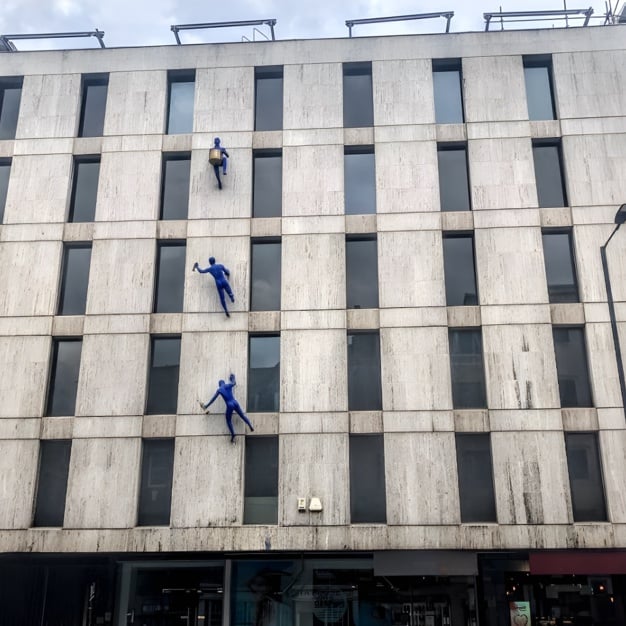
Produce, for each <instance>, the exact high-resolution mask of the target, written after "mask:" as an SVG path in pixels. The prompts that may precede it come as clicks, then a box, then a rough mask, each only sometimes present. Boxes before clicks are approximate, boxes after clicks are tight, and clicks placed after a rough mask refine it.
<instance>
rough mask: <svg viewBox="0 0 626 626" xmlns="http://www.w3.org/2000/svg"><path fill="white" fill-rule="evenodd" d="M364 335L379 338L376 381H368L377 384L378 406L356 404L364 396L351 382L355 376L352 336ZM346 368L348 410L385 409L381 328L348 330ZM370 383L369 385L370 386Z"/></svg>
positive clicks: (377, 343)
mask: <svg viewBox="0 0 626 626" xmlns="http://www.w3.org/2000/svg"><path fill="white" fill-rule="evenodd" d="M364 335H368V336H375V337H376V338H377V340H378V341H377V342H376V346H377V347H378V354H377V355H376V356H377V357H378V363H374V365H378V367H377V368H376V373H377V376H376V380H375V381H368V383H370V385H371V384H376V386H377V389H376V392H377V395H378V398H377V400H378V402H376V403H375V404H376V406H363V404H360V403H358V402H357V403H356V406H355V402H356V399H357V398H359V400H360V401H362V400H363V397H362V396H361V395H360V394H359V393H358V389H354V383H353V382H351V381H352V380H353V379H354V377H353V376H351V373H350V365H351V363H350V349H349V347H350V337H354V336H364ZM372 361H374V357H372V359H371V362H372ZM346 369H347V372H346V374H347V381H348V389H347V392H348V411H349V412H355V411H382V410H383V391H382V342H381V337H380V330H379V329H358V330H348V331H347V332H346ZM370 385H368V387H370Z"/></svg>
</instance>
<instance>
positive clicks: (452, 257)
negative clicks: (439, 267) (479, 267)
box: [443, 234, 478, 306]
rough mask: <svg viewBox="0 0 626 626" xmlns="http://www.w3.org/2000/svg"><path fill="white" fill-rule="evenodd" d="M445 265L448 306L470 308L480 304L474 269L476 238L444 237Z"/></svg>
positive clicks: (467, 236)
mask: <svg viewBox="0 0 626 626" xmlns="http://www.w3.org/2000/svg"><path fill="white" fill-rule="evenodd" d="M443 264H444V269H445V277H446V304H447V305H448V306H469V305H475V304H478V296H477V291H476V272H475V269H474V237H473V236H472V235H451V234H448V235H444V236H443Z"/></svg>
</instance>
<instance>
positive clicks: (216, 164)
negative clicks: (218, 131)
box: [210, 137, 229, 189]
mask: <svg viewBox="0 0 626 626" xmlns="http://www.w3.org/2000/svg"><path fill="white" fill-rule="evenodd" d="M213 150H219V152H220V159H219V160H217V159H213V158H211V160H210V162H211V165H212V166H213V171H214V172H215V178H217V186H218V187H219V188H220V189H221V188H222V180H221V178H220V165H221V166H222V174H223V175H224V176H226V169H227V167H228V158H229V157H228V152H226V148H224V147H223V146H221V145H220V138H219V137H215V139H213ZM213 150H212V151H213Z"/></svg>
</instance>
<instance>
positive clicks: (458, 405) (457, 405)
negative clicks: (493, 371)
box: [448, 326, 488, 410]
mask: <svg viewBox="0 0 626 626" xmlns="http://www.w3.org/2000/svg"><path fill="white" fill-rule="evenodd" d="M471 332H473V333H476V332H478V333H479V335H480V363H481V366H482V367H481V371H482V380H481V387H482V389H481V393H482V398H481V399H482V400H483V402H482V403H480V404H478V403H477V404H475V405H474V404H472V403H469V404H470V406H465V403H463V402H461V398H460V397H459V394H460V392H457V393H456V394H455V376H454V371H455V370H454V363H453V356H454V353H453V352H452V341H451V339H452V334H453V333H461V334H462V333H468V334H469V333H471ZM448 345H449V351H450V385H451V388H452V389H451V391H452V407H453V409H454V410H469V409H486V408H488V407H487V403H488V396H487V377H486V375H485V346H484V339H483V333H482V327H481V326H458V327H457V326H454V327H449V328H448Z"/></svg>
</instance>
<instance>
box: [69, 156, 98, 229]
mask: <svg viewBox="0 0 626 626" xmlns="http://www.w3.org/2000/svg"><path fill="white" fill-rule="evenodd" d="M99 177H100V157H80V158H76V159H74V180H73V182H72V200H71V203H70V214H69V217H68V222H93V220H94V217H95V215H96V200H97V198H98V179H99Z"/></svg>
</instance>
